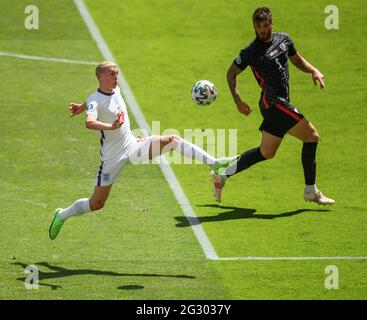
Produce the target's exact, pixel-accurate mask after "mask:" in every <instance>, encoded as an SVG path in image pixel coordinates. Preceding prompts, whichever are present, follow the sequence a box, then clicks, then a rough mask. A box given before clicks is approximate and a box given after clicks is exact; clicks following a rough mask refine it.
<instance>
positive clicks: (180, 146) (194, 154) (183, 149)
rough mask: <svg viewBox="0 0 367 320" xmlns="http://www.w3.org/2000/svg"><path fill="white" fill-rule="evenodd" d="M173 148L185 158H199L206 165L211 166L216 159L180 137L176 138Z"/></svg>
mask: <svg viewBox="0 0 367 320" xmlns="http://www.w3.org/2000/svg"><path fill="white" fill-rule="evenodd" d="M174 150H176V151H177V152H180V153H181V154H182V155H183V156H185V157H186V158H189V159H193V160H199V161H201V162H202V163H205V164H206V165H208V166H213V165H214V164H215V163H216V162H217V159H216V158H214V157H212V156H211V155H210V154H209V153H207V152H205V151H204V150H203V149H201V148H199V147H198V146H196V145H194V144H192V143H190V142H189V141H187V140H185V139H182V138H178V140H177V143H176V145H175V146H174Z"/></svg>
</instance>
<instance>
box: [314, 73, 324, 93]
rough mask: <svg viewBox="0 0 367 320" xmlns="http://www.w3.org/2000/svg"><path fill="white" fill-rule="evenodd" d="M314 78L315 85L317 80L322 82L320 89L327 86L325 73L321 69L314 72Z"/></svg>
mask: <svg viewBox="0 0 367 320" xmlns="http://www.w3.org/2000/svg"><path fill="white" fill-rule="evenodd" d="M312 80H313V83H314V85H315V86H316V85H317V81H318V82H320V89H324V88H325V79H324V75H323V74H322V73H321V72H320V71H319V70H317V69H316V70H315V71H314V72H312Z"/></svg>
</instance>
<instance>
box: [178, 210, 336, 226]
mask: <svg viewBox="0 0 367 320" xmlns="http://www.w3.org/2000/svg"><path fill="white" fill-rule="evenodd" d="M197 206H198V207H205V208H218V209H226V210H227V211H224V212H220V213H218V214H217V215H216V216H206V217H200V218H199V219H198V218H194V217H189V218H186V217H182V216H180V217H175V219H176V220H177V221H178V223H177V224H176V227H179V228H183V227H189V226H190V225H194V226H195V225H198V224H200V223H203V222H216V221H226V220H238V219H265V220H269V219H278V218H284V217H291V216H294V215H297V214H300V213H303V212H329V211H330V210H328V209H298V210H293V211H288V212H282V213H277V214H255V212H256V210H255V209H248V208H238V207H228V206H221V205H218V204H205V205H197Z"/></svg>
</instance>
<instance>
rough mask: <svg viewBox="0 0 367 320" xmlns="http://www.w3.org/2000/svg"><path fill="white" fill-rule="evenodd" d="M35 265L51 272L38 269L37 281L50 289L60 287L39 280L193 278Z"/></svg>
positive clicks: (129, 287) (139, 287) (123, 288)
mask: <svg viewBox="0 0 367 320" xmlns="http://www.w3.org/2000/svg"><path fill="white" fill-rule="evenodd" d="M12 264H13V265H18V266H21V267H22V268H23V269H25V268H26V267H27V266H28V264H26V263H22V262H14V263H12ZM35 265H36V266H37V267H38V266H42V267H46V268H48V269H50V270H52V272H45V271H42V270H40V269H39V270H38V276H39V283H38V285H41V286H46V287H51V289H52V290H56V289H59V288H62V287H61V286H59V285H50V284H46V283H42V282H41V281H43V280H47V279H56V278H64V277H71V276H79V275H95V276H110V277H163V278H184V279H195V277H194V276H188V275H170V274H156V273H119V272H113V271H101V270H93V269H66V268H63V267H59V266H53V265H51V264H49V263H48V262H37V263H36V264H35ZM25 279H26V277H22V278H17V280H18V281H21V282H23V283H24V281H25ZM143 288H144V286H136V285H126V286H120V287H118V288H117V289H120V290H138V289H143Z"/></svg>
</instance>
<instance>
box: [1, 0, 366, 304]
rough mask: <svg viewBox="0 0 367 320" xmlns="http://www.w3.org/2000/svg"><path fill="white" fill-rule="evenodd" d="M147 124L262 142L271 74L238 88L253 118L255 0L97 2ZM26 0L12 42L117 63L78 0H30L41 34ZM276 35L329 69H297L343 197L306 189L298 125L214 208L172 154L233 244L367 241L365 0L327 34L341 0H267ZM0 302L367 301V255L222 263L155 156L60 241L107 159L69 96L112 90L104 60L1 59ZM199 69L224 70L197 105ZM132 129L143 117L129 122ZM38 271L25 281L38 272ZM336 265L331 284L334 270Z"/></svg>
mask: <svg viewBox="0 0 367 320" xmlns="http://www.w3.org/2000/svg"><path fill="white" fill-rule="evenodd" d="M85 3H86V4H87V6H88V9H89V10H90V12H91V14H92V16H93V18H94V20H95V22H96V24H97V25H98V27H99V28H100V30H101V32H102V34H103V36H104V38H105V40H106V42H107V43H108V46H109V48H110V49H111V51H112V52H113V54H114V56H115V57H116V59H117V62H118V64H119V65H120V67H121V68H122V70H123V72H124V75H125V76H126V79H127V81H128V82H129V84H130V86H131V88H132V91H133V93H134V95H135V96H136V98H137V100H138V103H139V105H140V107H141V108H142V111H143V113H144V115H145V117H146V119H147V121H148V123H149V124H150V123H151V122H152V121H158V120H159V121H160V125H161V130H162V131H163V130H166V129H170V128H171V129H176V130H178V131H179V132H180V133H181V134H183V133H184V130H185V129H196V128H198V129H205V128H212V129H226V130H227V132H228V129H237V130H238V131H237V137H238V141H237V150H238V153H241V152H244V151H246V150H248V149H249V148H252V147H256V146H258V144H259V141H260V132H259V131H258V126H259V124H260V121H261V115H260V112H259V110H258V107H257V101H258V98H259V91H260V90H259V88H258V86H257V83H256V81H255V80H254V79H253V76H252V74H251V72H250V71H249V70H246V71H245V72H244V73H243V75H241V76H240V78H239V89H240V92H241V94H242V96H243V97H244V99H245V100H247V101H248V103H249V104H250V105H251V106H252V108H253V113H252V114H251V116H249V117H247V118H245V117H242V116H241V115H240V114H239V113H238V112H237V111H236V108H235V106H234V104H233V102H232V101H231V97H230V94H229V91H228V89H227V84H226V78H225V74H226V71H227V69H228V67H229V65H230V64H231V62H232V60H233V59H234V58H235V57H236V55H237V54H238V52H239V50H240V49H241V48H243V47H245V46H246V45H247V44H248V43H249V42H250V41H251V40H252V39H253V37H254V32H253V28H252V25H251V14H252V12H253V10H254V9H255V8H256V7H258V6H259V5H262V4H263V3H262V2H261V3H260V2H258V1H253V0H251V1H240V0H236V1H221V0H213V1H210V2H205V5H203V4H201V3H200V2H197V1H193V0H182V1H172V0H159V1H158V0H154V1H152V0H140V1H134V0H126V1H118V0H109V1H107V0H103V1H100V0H99V1H97V0H86V1H85ZM28 4H29V1H25V0H19V1H11V0H2V1H1V5H0V6H1V11H2V12H3V13H4V14H3V15H2V19H1V20H0V52H8V53H16V54H25V55H33V56H42V57H53V58H63V59H70V60H82V61H99V60H102V56H101V53H100V52H99V50H98V47H97V45H96V43H95V42H94V41H93V39H92V37H91V36H90V34H89V32H88V30H87V28H86V26H85V24H84V22H83V20H82V18H81V16H80V14H79V12H78V10H77V8H76V7H75V5H74V3H73V1H72V0H62V1H56V0H52V1H47V0H33V1H32V4H33V5H36V6H37V7H38V8H39V19H40V28H39V30H26V29H25V28H24V20H25V17H26V16H27V14H25V13H24V8H25V7H26V5H28ZM267 4H268V5H269V7H270V8H271V9H272V11H273V15H274V20H275V27H274V31H286V32H288V33H289V34H290V35H291V36H292V38H293V40H294V43H295V46H296V48H297V49H298V51H299V52H300V53H301V54H302V55H303V56H305V58H306V59H308V60H309V61H310V62H311V63H313V64H314V65H315V66H316V67H318V68H319V69H320V70H321V71H322V72H323V73H324V74H325V77H326V86H327V88H326V90H325V91H324V92H322V91H320V90H319V89H318V88H315V87H314V86H313V84H312V81H311V78H310V75H308V74H304V73H302V72H300V71H299V70H296V69H295V68H294V67H293V66H290V77H291V80H290V81H291V98H292V102H293V103H294V104H295V105H296V106H298V107H299V109H300V110H301V111H302V112H303V113H304V114H305V115H306V116H307V117H308V118H309V119H310V120H311V121H312V122H313V123H314V124H315V125H316V127H317V128H318V130H319V133H320V136H321V142H320V144H319V149H318V162H317V163H318V167H317V170H318V180H317V184H318V186H319V187H320V189H321V190H322V191H324V192H325V194H327V195H330V196H331V197H333V198H335V199H336V201H337V203H336V204H335V206H333V207H331V208H326V209H325V208H322V207H318V206H317V205H314V204H309V203H305V202H304V201H303V174H302V167H301V159H300V154H301V143H300V142H298V141H296V140H295V139H293V138H291V137H286V138H285V139H284V142H283V143H282V145H281V147H280V149H279V151H278V154H277V156H276V158H275V159H273V160H271V161H268V162H264V163H261V164H258V165H257V166H255V167H253V168H251V169H250V170H248V171H246V172H244V173H241V174H239V175H237V176H235V177H233V178H231V179H230V180H229V181H228V184H227V185H226V187H225V189H224V192H223V203H222V204H221V205H220V206H218V205H215V203H214V199H213V197H212V192H211V184H210V181H209V175H208V174H209V171H208V169H207V168H206V167H205V166H204V165H201V164H196V165H173V169H174V172H175V174H176V175H177V178H178V179H179V181H180V183H181V185H182V187H183V189H184V191H185V193H186V195H187V197H188V199H189V201H190V202H191V204H192V207H193V209H194V210H195V212H196V214H197V215H198V217H199V219H200V221H201V224H202V227H203V228H204V230H205V232H206V234H207V236H208V238H209V239H210V241H211V243H212V245H213V246H214V248H215V250H216V252H217V254H218V256H219V257H222V258H225V257H249V256H252V257H305V256H307V257H322V256H366V255H367V241H366V240H367V239H366V231H367V228H366V226H367V201H366V196H365V195H366V190H367V188H366V187H367V183H366V177H367V167H366V153H367V147H366V143H365V138H364V137H365V130H366V127H367V114H366V102H367V101H366V100H367V99H366V86H365V79H366V77H367V72H366V70H367V65H366V62H365V57H366V55H367V52H366V48H367V46H366V39H365V37H364V36H363V32H362V31H363V30H365V26H364V23H365V22H364V21H365V20H366V12H365V11H363V10H361V9H360V8H363V6H364V2H363V1H362V0H354V1H348V2H346V1H339V0H338V1H334V2H333V4H334V5H337V6H338V8H339V15H340V25H339V29H338V30H327V29H326V28H325V26H324V20H325V18H326V16H327V14H325V13H324V8H325V7H326V6H327V5H328V4H329V2H328V1H326V0H325V1H324V0H320V1H313V2H309V1H298V2H296V3H295V2H293V1H289V0H281V1H268V3H267ZM0 65H1V73H0V81H1V93H2V94H1V95H0V110H1V126H0V133H1V137H2V141H1V149H0V150H1V151H0V165H1V170H0V181H1V193H0V213H1V214H0V221H1V222H0V223H1V227H0V299H366V298H367V271H366V267H367V261H366V260H300V261H297V260H296V261H243V260H239V261H226V260H218V261H213V260H208V259H207V258H206V257H205V255H204V253H203V250H202V248H201V247H200V245H199V243H198V241H197V239H196V237H195V235H194V233H193V231H192V229H191V227H190V225H189V224H188V222H187V220H186V218H185V217H184V215H183V212H182V210H181V208H180V206H179V205H178V204H177V202H176V200H175V197H174V195H173V194H172V192H171V189H170V188H169V185H168V184H167V182H166V180H165V179H164V177H163V175H162V172H161V171H160V168H159V167H158V166H157V165H142V166H128V167H126V168H125V169H124V170H123V171H122V173H121V176H120V178H119V181H118V182H117V183H116V184H115V185H114V187H113V189H112V193H111V196H110V199H109V200H108V202H107V205H106V207H105V208H104V209H103V211H102V212H99V213H90V214H86V215H84V216H82V217H77V218H73V219H71V220H69V221H67V223H66V224H65V226H64V228H63V230H62V232H61V233H60V235H59V237H58V238H57V239H56V240H55V241H51V240H49V239H48V227H49V223H50V221H51V213H52V211H53V210H54V209H55V208H57V207H66V206H68V205H70V204H71V203H72V202H74V201H75V200H76V199H79V198H83V197H88V196H89V195H90V193H91V191H92V189H93V186H94V181H95V174H96V171H97V168H98V166H99V135H98V133H96V132H93V131H90V130H86V129H85V125H84V117H75V118H72V119H71V118H70V117H69V115H68V103H69V102H71V101H83V100H84V99H85V98H86V97H87V96H88V95H89V94H90V93H91V92H93V91H94V90H95V89H96V88H97V82H96V79H95V77H94V74H93V72H94V69H93V66H91V65H73V64H65V63H57V62H49V61H35V60H25V59H18V58H14V57H8V56H1V55H0ZM199 79H209V80H210V81H212V82H213V83H215V84H216V86H217V88H218V91H219V95H218V98H217V100H216V101H215V103H214V104H213V105H212V106H210V107H208V108H198V107H196V106H195V105H194V104H193V102H192V101H191V97H190V89H191V86H192V84H193V83H194V82H196V81H197V80H199ZM130 119H131V120H133V119H132V115H131V114H130ZM132 126H133V128H136V127H137V125H136V123H135V122H134V121H132ZM28 265H36V266H37V267H38V269H39V277H40V283H39V288H38V289H37V290H27V289H26V288H25V285H24V279H25V277H26V276H27V275H26V274H25V272H24V269H25V268H26V267H27V266H28ZM328 265H335V266H337V268H338V270H339V289H337V290H336V289H334V290H328V289H326V288H325V285H324V281H325V279H326V277H327V274H325V268H326V267H327V266H328Z"/></svg>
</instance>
